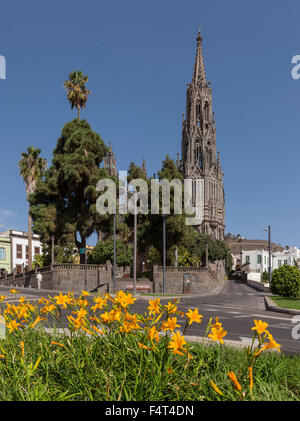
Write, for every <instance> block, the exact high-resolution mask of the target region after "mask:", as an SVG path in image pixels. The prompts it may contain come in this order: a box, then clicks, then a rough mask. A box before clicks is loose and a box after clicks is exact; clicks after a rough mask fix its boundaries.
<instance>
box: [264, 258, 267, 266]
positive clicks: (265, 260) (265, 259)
mask: <svg viewBox="0 0 300 421" xmlns="http://www.w3.org/2000/svg"><path fill="white" fill-rule="evenodd" d="M264 263H265V265H266V264H267V258H266V256H264Z"/></svg>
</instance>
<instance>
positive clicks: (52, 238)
mask: <svg viewBox="0 0 300 421" xmlns="http://www.w3.org/2000/svg"><path fill="white" fill-rule="evenodd" d="M51 265H52V267H53V265H54V235H52V236H51Z"/></svg>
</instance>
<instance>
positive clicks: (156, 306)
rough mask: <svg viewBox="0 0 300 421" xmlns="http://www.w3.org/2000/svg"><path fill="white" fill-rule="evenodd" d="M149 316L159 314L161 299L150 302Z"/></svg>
mask: <svg viewBox="0 0 300 421" xmlns="http://www.w3.org/2000/svg"><path fill="white" fill-rule="evenodd" d="M147 310H149V314H153V315H155V314H158V313H159V312H160V298H156V299H155V300H149V307H148V308H147Z"/></svg>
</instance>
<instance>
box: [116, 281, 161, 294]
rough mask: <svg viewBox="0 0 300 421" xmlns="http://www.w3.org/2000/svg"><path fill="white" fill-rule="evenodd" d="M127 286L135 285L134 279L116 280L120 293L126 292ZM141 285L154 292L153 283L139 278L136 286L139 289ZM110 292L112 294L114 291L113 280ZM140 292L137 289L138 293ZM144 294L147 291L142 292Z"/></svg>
mask: <svg viewBox="0 0 300 421" xmlns="http://www.w3.org/2000/svg"><path fill="white" fill-rule="evenodd" d="M127 285H133V279H132V278H122V279H119V278H117V279H116V289H117V290H118V291H119V290H123V291H126V286H127ZM141 285H142V286H144V285H147V286H148V287H149V290H148V292H153V282H151V281H149V279H146V278H138V279H137V280H136V286H137V287H139V286H141ZM109 291H110V292H112V291H113V280H111V282H110V284H109ZM138 292H139V288H137V293H138ZM142 292H146V290H145V291H142Z"/></svg>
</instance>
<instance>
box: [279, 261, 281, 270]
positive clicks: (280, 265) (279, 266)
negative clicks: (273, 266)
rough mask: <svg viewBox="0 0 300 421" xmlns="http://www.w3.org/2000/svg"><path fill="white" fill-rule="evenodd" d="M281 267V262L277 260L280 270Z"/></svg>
mask: <svg viewBox="0 0 300 421" xmlns="http://www.w3.org/2000/svg"><path fill="white" fill-rule="evenodd" d="M280 266H281V260H278V267H279V268H280Z"/></svg>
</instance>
